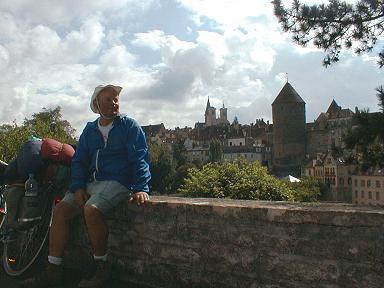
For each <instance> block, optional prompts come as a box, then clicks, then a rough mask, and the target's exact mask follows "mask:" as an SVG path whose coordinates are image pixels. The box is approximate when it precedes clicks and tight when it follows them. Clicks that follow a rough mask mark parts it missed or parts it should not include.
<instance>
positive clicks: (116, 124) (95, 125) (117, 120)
mask: <svg viewBox="0 0 384 288" xmlns="http://www.w3.org/2000/svg"><path fill="white" fill-rule="evenodd" d="M123 117H124V114H121V113H119V114H117V115H116V117H115V119H113V126H118V125H119V124H120V122H121V119H122V118H123ZM99 118H100V117H98V118H97V119H96V120H95V121H93V122H90V126H91V127H92V128H93V129H99V128H98V125H97V122H98V121H99Z"/></svg>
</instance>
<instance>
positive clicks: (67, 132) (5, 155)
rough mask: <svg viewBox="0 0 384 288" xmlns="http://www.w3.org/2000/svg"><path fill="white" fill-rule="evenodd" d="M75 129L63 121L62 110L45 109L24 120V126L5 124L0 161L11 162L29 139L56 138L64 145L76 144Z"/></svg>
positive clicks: (0, 146) (1, 127)
mask: <svg viewBox="0 0 384 288" xmlns="http://www.w3.org/2000/svg"><path fill="white" fill-rule="evenodd" d="M74 133H75V129H74V128H72V126H71V125H70V124H69V122H68V121H67V120H63V119H62V115H61V108H60V107H56V108H55V109H53V110H51V109H45V108H43V111H42V112H39V113H35V114H33V115H32V118H31V119H27V118H26V119H24V122H23V124H22V125H20V126H19V125H17V124H16V123H15V122H14V123H13V124H3V125H1V126H0V139H1V142H0V159H2V160H3V161H6V162H9V161H10V160H11V159H12V158H13V157H14V156H15V155H16V153H17V151H18V150H19V148H20V147H21V145H22V143H24V142H25V141H26V140H27V139H28V138H29V137H31V136H36V137H39V138H54V139H56V140H58V141H60V142H63V143H70V144H74V143H76V140H75V137H74Z"/></svg>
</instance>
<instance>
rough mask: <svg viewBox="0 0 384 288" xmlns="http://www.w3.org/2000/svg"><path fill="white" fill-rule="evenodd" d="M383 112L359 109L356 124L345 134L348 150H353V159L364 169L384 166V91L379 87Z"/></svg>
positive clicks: (378, 91)
mask: <svg viewBox="0 0 384 288" xmlns="http://www.w3.org/2000/svg"><path fill="white" fill-rule="evenodd" d="M377 97H378V99H379V106H380V107H382V111H381V112H377V113H369V111H364V110H363V111H357V113H356V114H355V115H354V126H353V128H352V129H350V130H349V131H347V133H346V134H345V135H344V136H343V140H344V143H345V146H346V151H347V152H348V151H353V152H354V153H353V157H351V160H352V161H353V162H356V163H358V164H359V166H360V168H361V169H362V170H363V171H366V170H368V169H369V168H372V167H380V168H383V167H384V111H383V107H384V92H383V87H382V86H381V87H380V88H378V89H377Z"/></svg>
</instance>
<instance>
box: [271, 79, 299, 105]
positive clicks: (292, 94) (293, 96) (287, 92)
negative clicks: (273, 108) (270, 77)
mask: <svg viewBox="0 0 384 288" xmlns="http://www.w3.org/2000/svg"><path fill="white" fill-rule="evenodd" d="M292 102H293V103H304V104H305V102H304V100H303V99H302V98H301V97H300V95H299V94H298V93H297V92H296V90H295V89H293V87H292V86H291V84H289V83H288V82H287V83H286V84H285V85H284V87H283V89H281V91H280V93H279V95H277V97H276V99H275V101H273V103H272V105H274V104H276V103H292Z"/></svg>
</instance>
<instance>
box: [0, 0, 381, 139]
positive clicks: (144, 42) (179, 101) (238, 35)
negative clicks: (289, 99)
mask: <svg viewBox="0 0 384 288" xmlns="http://www.w3.org/2000/svg"><path fill="white" fill-rule="evenodd" d="M286 2H287V3H289V2H290V1H288V0H287V1H286ZM303 2H306V3H319V2H322V1H314V0H311V1H303ZM350 2H353V1H350ZM0 19H1V25H0V75H2V77H1V78H0V103H1V104H0V124H4V123H12V122H13V121H16V123H22V121H23V119H24V118H29V117H31V115H32V114H33V113H37V112H40V111H42V109H43V108H47V109H50V108H55V107H57V106H60V107H61V108H62V114H63V118H64V119H66V120H68V121H69V122H70V123H71V125H72V126H73V127H74V128H76V130H77V132H76V133H77V135H78V134H79V133H81V131H82V129H83V127H84V126H85V124H86V122H87V121H92V120H94V119H96V117H97V115H96V114H93V113H92V111H91V110H90V108H89V101H90V97H91V95H92V93H93V90H94V88H95V86H97V85H99V84H114V85H120V86H122V87H123V90H122V92H121V96H120V110H121V112H123V113H125V114H127V115H128V116H130V117H132V118H134V119H136V120H137V121H138V122H139V123H140V124H141V125H149V124H159V123H164V125H165V127H166V128H168V129H171V128H174V127H177V126H178V127H184V126H190V127H193V126H194V124H195V123H196V122H204V111H205V107H206V103H207V98H208V96H209V99H210V103H211V105H212V106H214V107H216V108H220V107H222V105H223V104H224V105H225V107H226V108H228V120H229V121H230V122H232V121H233V119H234V117H235V116H237V118H238V120H239V122H240V123H241V124H249V123H251V122H253V123H254V122H255V121H256V119H259V118H263V119H264V120H265V121H267V120H270V121H271V120H272V119H271V118H272V109H271V104H272V102H273V100H274V99H275V97H276V96H277V95H278V93H279V91H280V90H281V89H282V87H283V86H284V84H285V83H286V81H287V80H286V76H285V75H286V73H287V75H288V81H289V83H290V84H291V85H292V86H293V87H294V88H295V90H296V91H297V92H298V93H299V95H300V96H301V97H302V98H303V100H304V101H305V102H306V111H307V113H306V120H307V122H312V121H314V120H315V119H316V118H317V116H318V115H319V114H320V113H321V112H324V111H326V110H327V108H328V106H329V105H330V103H331V102H332V100H333V99H334V100H335V101H336V102H337V103H338V104H339V105H340V106H342V108H350V109H351V110H354V109H355V107H358V108H360V109H363V108H368V109H369V110H370V111H372V112H373V111H378V110H379V107H378V105H377V103H378V101H377V98H376V92H375V88H376V87H378V86H379V85H384V69H379V68H378V66H377V64H376V62H377V58H376V54H377V51H374V52H373V53H372V54H368V55H362V56H357V55H354V54H353V53H352V52H350V51H343V52H342V55H341V61H340V62H339V63H337V64H334V65H332V66H331V67H329V68H324V67H323V66H322V65H321V61H322V59H323V57H324V52H323V51H320V50H317V49H315V48H314V47H310V46H309V47H307V48H302V47H299V46H297V45H295V44H293V43H292V42H291V38H290V37H291V35H289V34H287V33H283V32H282V30H281V28H280V25H279V23H278V22H277V19H276V18H275V16H274V15H273V6H272V4H271V3H270V0H258V1H254V0H140V1H136V0H93V1H90V0H66V1H62V0H34V1H29V0H2V1H1V2H0ZM381 40H382V39H381ZM381 43H382V42H381ZM378 48H381V47H377V49H378ZM375 52H376V53H375Z"/></svg>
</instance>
